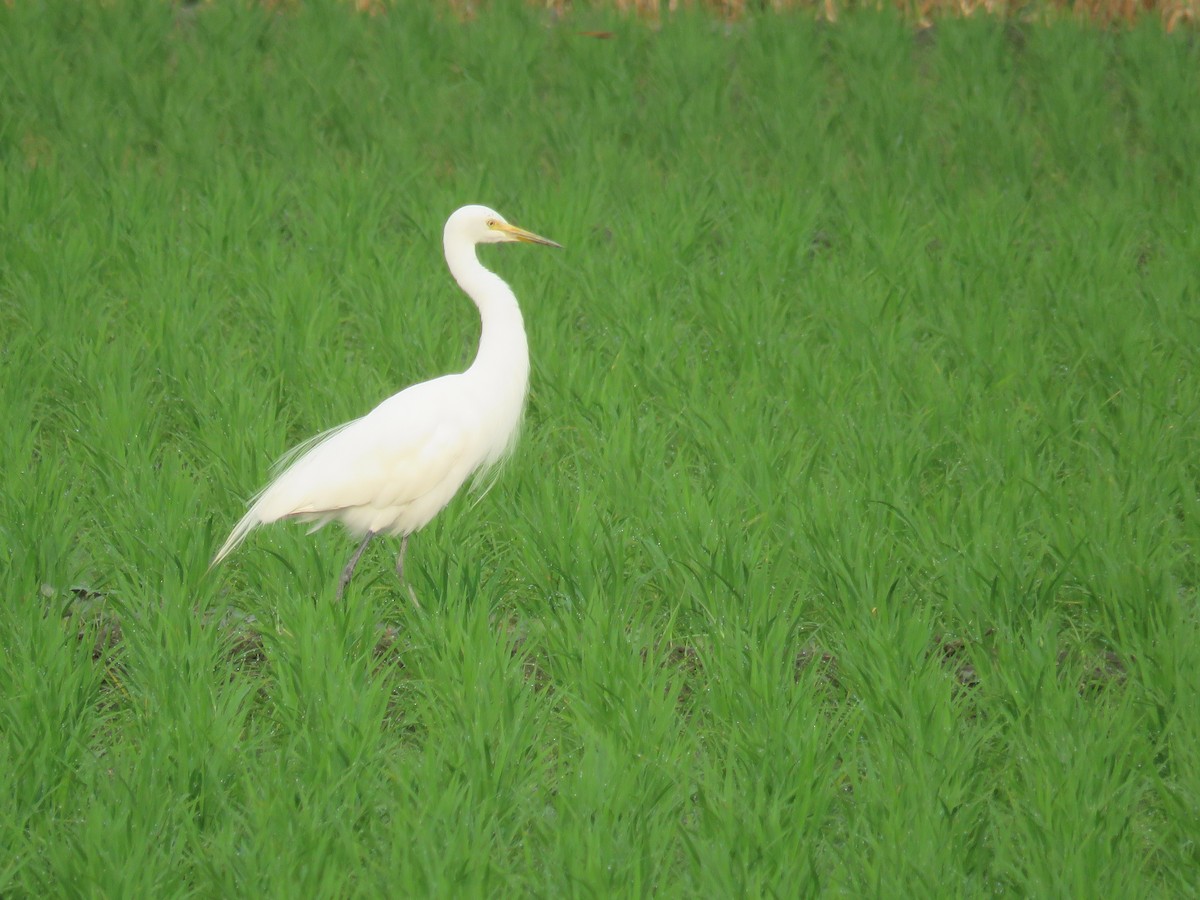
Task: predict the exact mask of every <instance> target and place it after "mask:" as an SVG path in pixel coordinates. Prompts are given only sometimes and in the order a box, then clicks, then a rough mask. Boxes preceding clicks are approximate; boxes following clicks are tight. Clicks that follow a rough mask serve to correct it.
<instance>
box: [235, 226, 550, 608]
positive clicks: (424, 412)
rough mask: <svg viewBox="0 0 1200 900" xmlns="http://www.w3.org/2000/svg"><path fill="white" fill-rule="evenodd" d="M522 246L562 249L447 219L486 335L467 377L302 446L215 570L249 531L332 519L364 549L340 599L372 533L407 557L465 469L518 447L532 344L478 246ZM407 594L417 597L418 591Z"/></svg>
mask: <svg viewBox="0 0 1200 900" xmlns="http://www.w3.org/2000/svg"><path fill="white" fill-rule="evenodd" d="M508 241H524V242H527V243H531V244H545V245H547V246H550V247H559V246H560V245H559V244H556V243H555V242H554V241H552V240H549V239H548V238H544V237H539V236H538V235H536V234H533V233H531V232H528V231H525V230H524V229H522V228H518V227H516V226H515V225H510V224H509V223H508V222H506V221H505V220H504V217H503V216H501V215H500V214H499V213H497V212H494V211H493V210H490V209H488V208H487V207H486V206H464V207H462V208H461V209H459V210H456V211H455V212H454V214H453V215H451V216H450V218H449V220H447V222H446V228H445V231H444V232H443V235H442V245H443V249H444V250H445V253H446V264H447V265H448V266H449V267H450V274H451V275H453V276H454V280H455V281H457V282H458V284H459V287H461V288H462V289H463V290H464V291H465V292H466V294H467V296H469V297H470V298H471V299H472V300H474V301H475V305H476V306H477V307H479V316H480V319H481V320H482V324H483V328H482V333H481V334H480V338H479V350H478V352H477V353H476V356H475V361H474V362H473V363H472V364H471V366H470V367H469V368H468V369H467V370H466V371H465V372H461V373H459V374H456V375H444V376H442V377H441V378H435V379H433V380H432V381H424V382H421V383H420V384H414V385H413V386H412V387H409V388H406V389H405V390H403V391H401V392H400V393H398V394H396V395H395V396H393V397H390V398H388V399H387V400H385V401H383V403H381V404H379V406H377V407H375V409H373V410H372V411H371V412H369V413H367V415H365V416H363V417H362V418H361V419H355V420H354V421H352V422H348V423H346V424H345V425H340V426H338V427H337V428H334V429H332V430H330V431H327V432H325V433H324V434H320V435H318V436H317V437H315V438H313V439H312V440H310V441H307V442H306V443H304V444H301V445H300V446H299V447H297V448H295V449H294V450H292V451H291V453H289V454H288V455H287V456H285V457H284V458H283V460H282V461H281V466H286V468H284V469H283V471H282V473H281V474H280V475H279V476H278V477H277V478H275V480H274V481H272V482H271V483H270V484H269V485H267V487H266V488H264V489H263V491H262V492H261V493H260V494H259V495H258V496H257V497H256V498H255V499H254V501H253V503H252V505H251V506H250V509H249V511H248V512H247V513H246V515H245V516H243V517H242V520H241V521H240V522H238V524H237V526H236V527H234V529H233V532H232V533H231V534H230V535H229V538H228V539H227V540H226V541H225V543H224V544H223V545H222V546H221V549H220V550H218V551H217V555H216V557H215V558H214V559H213V563H212V564H213V565H216V564H217V563H219V562H220V561H221V560H222V559H224V558H225V557H226V556H228V555H229V554H230V553H231V552H232V551H233V550H234V548H236V547H237V546H238V544H240V543H241V542H242V541H243V540H245V538H246V535H247V534H249V533H250V531H251V530H253V529H254V528H256V527H258V526H259V525H266V524H269V523H271V522H276V521H279V520H280V519H294V520H296V521H300V522H312V523H314V524H313V527H312V529H311V530H312V531H316V530H317V529H318V528H320V527H322V526H323V525H325V524H327V523H329V522H334V521H337V522H341V523H342V524H343V525H344V526H345V527H346V528H347V529H348V530H349V531H350V532H351V533H352V534H354V535H356V536H357V537H360V538H361V539H362V542H361V543H360V544H359V545H358V549H357V550H355V551H354V555H353V556H351V557H350V561H349V562H348V563H347V564H346V568H345V569H344V570H343V571H342V576H341V579H340V580H339V581H338V589H337V596H338V599H341V597H342V593H343V592H344V591H345V589H346V585H347V584H348V583H349V582H350V577H351V575H353V574H354V567H355V566H356V565H357V564H358V560H359V557H361V556H362V554H363V551H364V550H365V549H366V548H367V544H369V543H370V542H371V538H373V537H375V535H377V534H388V535H392V536H399V537H400V553H399V555H398V556H397V559H396V574H397V575H398V576H399V577H400V581H401V583H404V552H405V550H406V549H407V548H408V538H409V535H411V534H412V533H413V532H415V531H418V530H420V529H421V528H422V527H424V526H425V525H427V524H428V523H429V521H430V520H431V519H432V518H433V517H434V516H435V515H437V513H438V512H439V511H440V510H441V509H442V507H444V506H445V505H446V504H447V503H449V502H450V500H451V498H452V497H454V495H455V494H456V493H457V492H458V489H459V488H460V487H462V485H463V482H465V481H466V480H467V478H468V477H469V476H471V475H472V474H473V473H476V472H480V471H481V470H486V469H488V468H490V467H491V466H494V465H496V464H497V463H499V462H500V460H501V459H502V458H503V457H504V456H506V455H507V454H508V453H509V451H511V449H512V447H513V444H514V443H515V440H516V436H517V431H518V427H519V425H520V423H521V414H522V412H523V410H524V406H525V393H526V388H527V387H528V384H529V345H528V343H527V342H526V339H525V323H524V321H523V320H522V318H521V309H520V307H519V306H518V305H517V298H516V296H515V295H514V294H513V292H512V289H511V288H509V286H508V285H507V284H505V282H504V281H503V279H501V278H500V277H499V276H497V275H495V274H494V273H492V272H491V271H489V270H488V269H486V268H484V267H483V265H481V264H480V262H479V260H478V258H477V257H476V255H475V246H476V245H477V244H498V243H505V242H508ZM409 593H410V595H411V596H412V597H413V600H414V602H415V601H416V595H415V594H413V593H412V588H411V586H410V587H409Z"/></svg>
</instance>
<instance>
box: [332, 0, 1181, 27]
mask: <svg viewBox="0 0 1200 900" xmlns="http://www.w3.org/2000/svg"><path fill="white" fill-rule="evenodd" d="M352 2H354V4H355V6H356V7H357V8H358V9H359V10H360V11H362V12H367V13H371V14H379V13H381V12H383V11H384V10H385V9H386V7H387V5H388V0H352ZM446 2H447V3H448V4H449V6H450V7H451V8H452V9H453V10H454V12H455V14H456V15H457V16H459V17H460V18H464V19H469V18H472V17H474V16H475V15H476V14H477V13H478V12H479V10H480V9H482V8H484V7H486V6H487V5H488V0H446ZM529 2H530V4H531V5H536V6H541V7H543V8H545V9H547V10H551V11H553V12H554V13H555V14H557V15H562V16H565V15H568V14H569V13H570V12H571V11H572V10H573V9H577V8H580V7H597V6H601V5H611V6H615V7H616V8H617V9H619V10H620V11H622V12H624V13H629V14H631V15H636V16H638V17H639V18H642V19H645V20H647V21H650V22H658V21H660V20H661V19H662V18H663V16H664V15H667V16H669V15H671V14H672V13H675V12H678V11H680V10H682V9H694V8H703V9H707V10H711V11H712V12H713V13H714V14H715V15H718V16H721V17H722V18H725V19H731V20H736V19H739V18H741V17H743V16H745V15H747V14H752V13H755V12H785V11H791V10H802V11H808V12H811V13H812V14H813V15H815V16H817V17H818V18H821V19H825V20H826V21H830V22H836V21H837V20H838V18H839V17H840V16H841V15H842V14H844V13H845V12H846V11H848V10H851V9H854V8H864V7H870V8H883V7H884V6H886V5H888V4H889V3H890V4H891V5H892V6H894V7H896V8H897V9H899V10H900V11H902V12H903V13H904V14H905V15H907V16H909V17H910V18H911V19H912V20H913V21H914V22H916V23H917V24H918V25H921V26H926V25H929V24H931V23H932V22H933V20H934V19H936V18H939V17H942V16H973V15H977V14H986V15H996V16H1003V17H1014V18H1020V19H1025V20H1039V21H1052V20H1056V19H1063V18H1077V19H1082V20H1086V21H1090V22H1094V23H1095V24H1097V25H1100V26H1102V27H1110V26H1113V25H1120V24H1131V23H1133V22H1134V21H1135V20H1137V19H1139V18H1141V17H1143V16H1155V17H1157V18H1158V19H1159V20H1160V21H1161V22H1162V24H1163V27H1164V28H1165V29H1166V30H1167V31H1169V32H1170V31H1174V30H1175V29H1176V28H1179V27H1180V26H1195V24H1196V22H1197V19H1198V17H1200V0H1036V2H1033V0H873V2H867V3H856V2H845V0H583V2H573V0H529Z"/></svg>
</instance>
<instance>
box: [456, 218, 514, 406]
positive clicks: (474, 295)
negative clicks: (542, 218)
mask: <svg viewBox="0 0 1200 900" xmlns="http://www.w3.org/2000/svg"><path fill="white" fill-rule="evenodd" d="M452 244H454V245H453V246H452ZM445 252H446V264H447V265H448V266H449V267H450V274H451V275H453V276H454V280H455V281H457V282H458V285H459V287H461V288H462V289H463V291H464V292H465V293H466V294H467V296H468V297H470V298H471V299H472V300H473V301H475V305H476V306H477V307H478V308H479V318H480V320H481V323H482V332H481V334H480V336H479V352H478V353H477V354H476V355H475V361H474V362H473V363H472V364H471V368H470V369H468V370H467V372H468V373H469V374H470V375H471V376H472V377H473V378H475V377H478V378H479V379H480V382H481V383H482V384H485V385H487V386H488V389H489V390H493V391H496V392H498V396H497V398H496V399H497V401H498V406H500V407H501V408H502V409H503V410H504V411H505V412H509V414H510V415H514V416H519V415H520V410H521V407H522V405H523V404H524V402H525V391H526V389H527V388H528V385H529V343H528V341H526V339H525V322H524V320H523V319H522V318H521V307H520V306H519V305H518V304H517V298H516V295H515V294H513V292H512V289H511V288H510V287H509V286H508V284H507V283H505V281H504V279H503V278H501V277H500V276H499V275H496V274H495V273H494V272H491V271H490V270H488V269H486V268H484V266H483V264H482V263H480V262H479V258H478V257H477V256H476V254H475V248H474V247H473V246H472V245H470V244H467V243H463V242H450V241H447V242H446V243H445ZM497 412H500V410H497Z"/></svg>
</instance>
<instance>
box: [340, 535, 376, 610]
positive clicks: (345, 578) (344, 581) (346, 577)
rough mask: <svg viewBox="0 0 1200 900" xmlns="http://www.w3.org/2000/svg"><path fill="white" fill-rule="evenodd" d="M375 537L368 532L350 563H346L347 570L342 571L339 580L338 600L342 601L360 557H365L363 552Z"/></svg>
mask: <svg viewBox="0 0 1200 900" xmlns="http://www.w3.org/2000/svg"><path fill="white" fill-rule="evenodd" d="M373 537H375V532H373V531H368V532H367V536H366V537H364V538H363V539H362V543H361V544H359V545H358V549H357V550H355V551H354V555H353V556H352V557H350V562H348V563H346V568H344V569H342V577H341V578H339V579H338V589H337V598H338V600H341V599H342V594H344V593H345V592H346V585H348V584H349V583H350V576H351V575H353V574H354V567H355V566H357V565H358V560H359V557H361V556H362V555H363V551H364V550H366V549H367V544H369V543H371V538H373Z"/></svg>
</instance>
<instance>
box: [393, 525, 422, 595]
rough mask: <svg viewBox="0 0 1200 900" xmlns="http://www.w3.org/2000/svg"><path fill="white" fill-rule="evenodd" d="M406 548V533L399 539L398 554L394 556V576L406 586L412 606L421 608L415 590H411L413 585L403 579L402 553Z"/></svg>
mask: <svg viewBox="0 0 1200 900" xmlns="http://www.w3.org/2000/svg"><path fill="white" fill-rule="evenodd" d="M406 550H408V535H407V534H406V535H405V536H404V537H402V538H401V539H400V555H399V556H397V557H396V577H397V578H399V579H400V583H401V584H402V585H404V586H405V587H406V588H408V598H409V599H410V600H412V602H413V606H415V607H416V608H417V609H420V608H421V604H420V603H418V602H417V592H416V591H414V590H413V586H412V585H411V584H409V583H408V582H407V581H405V580H404V553H405V551H406Z"/></svg>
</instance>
